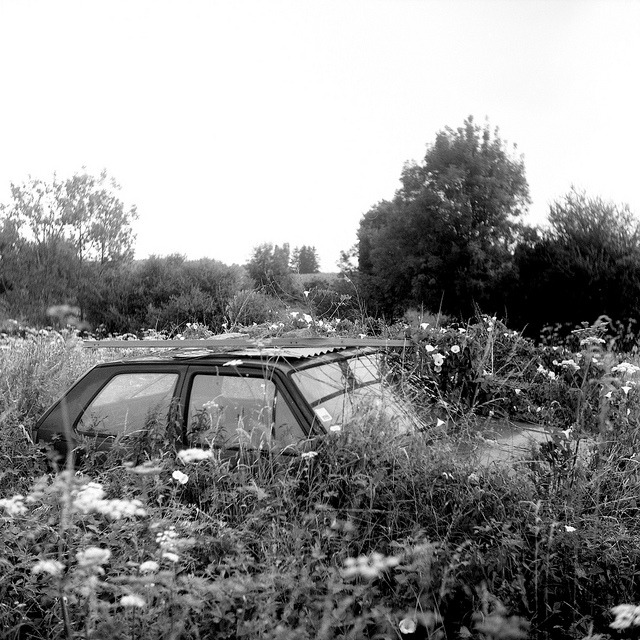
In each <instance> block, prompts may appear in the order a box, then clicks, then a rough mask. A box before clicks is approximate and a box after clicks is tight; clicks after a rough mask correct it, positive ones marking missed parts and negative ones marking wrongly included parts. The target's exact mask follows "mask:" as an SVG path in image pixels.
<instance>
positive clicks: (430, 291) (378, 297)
mask: <svg viewBox="0 0 640 640" xmlns="http://www.w3.org/2000/svg"><path fill="white" fill-rule="evenodd" d="M514 151H515V147H514V148H513V149H512V150H510V149H509V148H508V146H507V145H506V143H505V142H504V141H503V140H502V139H501V138H500V135H499V131H498V130H497V129H495V130H493V131H492V130H491V128H490V126H489V124H488V123H487V124H485V125H484V126H479V125H478V124H476V123H475V122H474V120H473V118H472V117H471V116H470V117H469V118H467V119H466V120H465V122H464V125H463V126H462V127H460V128H458V129H456V130H453V129H451V128H446V129H445V130H443V131H441V132H440V133H438V134H437V136H436V140H435V142H434V143H433V144H431V145H429V146H428V147H427V152H426V154H425V157H424V161H423V162H422V164H416V163H407V164H406V165H405V166H404V168H403V171H402V175H401V185H402V186H401V188H400V189H399V190H398V191H397V192H396V195H395V197H394V199H393V200H392V201H383V202H381V203H378V204H377V205H375V206H374V207H373V208H372V209H371V210H370V211H369V212H368V213H367V214H366V215H365V216H364V218H363V220H362V221H361V223H360V229H359V231H358V248H359V271H360V273H361V276H362V281H363V284H364V287H365V290H366V293H367V295H368V297H369V301H370V302H372V303H373V304H374V306H376V307H377V308H378V310H379V311H383V312H386V313H393V312H394V311H397V310H398V309H401V308H403V307H406V306H407V305H410V304H424V305H425V306H427V307H428V308H431V309H432V310H435V309H434V307H435V308H442V309H443V310H444V311H446V312H448V313H453V314H463V315H469V314H470V313H472V312H473V309H474V304H476V303H477V304H479V305H480V306H481V307H483V308H486V309H487V310H489V309H488V307H496V306H500V304H501V300H500V298H499V296H498V297H496V296H495V295H494V294H495V291H496V286H495V285H496V283H497V282H499V281H500V280H501V278H503V277H504V276H505V274H506V273H507V272H508V271H509V270H510V269H511V261H512V255H513V249H514V246H515V242H516V240H517V238H518V237H519V234H520V233H521V231H522V226H521V225H520V224H519V222H518V217H519V216H520V215H521V214H522V213H523V212H524V211H525V210H526V208H527V206H528V204H529V191H528V184H527V181H526V178H525V171H524V161H523V159H522V157H516V156H514V153H513V152H514Z"/></svg>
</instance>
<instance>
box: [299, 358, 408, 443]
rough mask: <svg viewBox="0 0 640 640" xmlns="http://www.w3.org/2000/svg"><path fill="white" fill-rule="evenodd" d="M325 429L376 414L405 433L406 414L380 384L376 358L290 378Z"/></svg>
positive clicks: (306, 371)
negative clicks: (355, 417) (359, 417)
mask: <svg viewBox="0 0 640 640" xmlns="http://www.w3.org/2000/svg"><path fill="white" fill-rule="evenodd" d="M292 377H293V379H294V381H295V382H296V383H297V384H298V386H299V387H300V389H301V391H302V393H303V394H304V396H305V397H306V399H307V400H308V401H309V404H310V405H311V407H312V408H313V410H314V412H315V414H316V416H317V417H318V419H319V420H320V422H321V423H322V424H323V426H324V427H325V428H328V427H331V426H333V425H340V426H342V425H344V424H345V423H347V422H349V420H351V419H352V418H353V417H354V416H356V415H364V412H369V411H372V410H373V411H375V413H376V414H384V415H385V416H386V418H387V419H389V420H391V421H392V422H394V423H395V424H396V426H397V428H398V429H399V430H400V431H406V430H407V429H408V426H407V424H408V423H407V411H406V410H405V409H404V408H402V407H401V405H400V403H399V401H398V399H397V398H396V397H395V395H394V394H393V393H392V391H391V390H390V389H389V388H388V387H387V386H386V385H385V384H384V383H383V379H382V377H383V376H382V365H381V361H380V356H379V355H378V354H370V355H365V356H356V357H354V358H350V359H348V360H343V361H339V362H331V363H327V364H321V365H317V366H314V367H308V368H306V369H302V370H300V371H296V372H295V373H293V374H292Z"/></svg>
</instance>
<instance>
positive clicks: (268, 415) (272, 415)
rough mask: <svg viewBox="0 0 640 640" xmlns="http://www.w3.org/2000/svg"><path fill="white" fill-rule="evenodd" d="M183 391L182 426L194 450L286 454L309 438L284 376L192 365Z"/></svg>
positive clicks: (259, 368) (244, 367) (255, 369)
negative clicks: (260, 451) (255, 451)
mask: <svg viewBox="0 0 640 640" xmlns="http://www.w3.org/2000/svg"><path fill="white" fill-rule="evenodd" d="M185 391H186V393H185V425H186V431H187V439H188V441H189V442H190V444H191V445H192V446H215V447H219V448H222V449H240V448H246V449H269V450H274V449H277V450H279V451H284V450H287V449H288V448H291V447H292V445H295V444H296V443H298V442H299V441H300V440H303V439H304V438H306V437H307V434H308V433H309V425H308V423H306V422H305V418H304V415H303V413H302V412H301V411H300V409H299V408H297V407H296V406H295V404H294V402H293V400H292V395H291V393H290V392H289V390H288V389H287V387H286V379H285V377H284V376H283V375H282V374H280V372H278V371H277V370H275V369H273V368H270V367H263V366H261V365H260V364H259V363H256V364H254V365H253V366H251V365H250V364H249V363H247V364H240V365H235V366H222V365H211V364H209V365H192V366H190V367H189V369H188V371H187V378H186V382H185Z"/></svg>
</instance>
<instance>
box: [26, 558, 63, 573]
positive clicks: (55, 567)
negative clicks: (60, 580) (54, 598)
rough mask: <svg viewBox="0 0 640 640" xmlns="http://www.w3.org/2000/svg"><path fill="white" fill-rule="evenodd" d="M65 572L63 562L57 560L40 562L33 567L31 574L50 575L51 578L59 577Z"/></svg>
mask: <svg viewBox="0 0 640 640" xmlns="http://www.w3.org/2000/svg"><path fill="white" fill-rule="evenodd" d="M63 570H64V565H63V564H62V562H58V561H57V560H39V561H38V562H36V563H35V564H34V565H33V567H31V573H33V574H36V575H37V574H38V573H48V574H49V575H50V576H59V575H60V574H61V573H62V571H63Z"/></svg>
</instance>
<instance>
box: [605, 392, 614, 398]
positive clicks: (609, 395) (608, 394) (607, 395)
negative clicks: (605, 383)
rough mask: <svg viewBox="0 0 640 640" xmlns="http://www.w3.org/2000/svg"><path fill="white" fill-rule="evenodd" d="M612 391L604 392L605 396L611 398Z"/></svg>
mask: <svg viewBox="0 0 640 640" xmlns="http://www.w3.org/2000/svg"><path fill="white" fill-rule="evenodd" d="M612 393H613V392H612V391H609V393H605V394H604V397H605V398H611V394H612Z"/></svg>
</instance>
